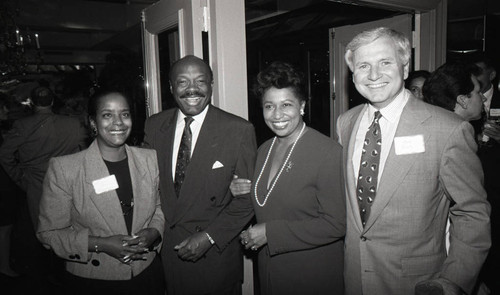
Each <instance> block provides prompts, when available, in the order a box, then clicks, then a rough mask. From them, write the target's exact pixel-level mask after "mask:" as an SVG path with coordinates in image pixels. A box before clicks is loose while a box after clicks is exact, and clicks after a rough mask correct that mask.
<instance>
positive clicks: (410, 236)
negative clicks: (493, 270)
mask: <svg viewBox="0 0 500 295" xmlns="http://www.w3.org/2000/svg"><path fill="white" fill-rule="evenodd" d="M346 48H347V50H346V55H345V57H346V62H347V64H348V66H349V68H350V69H351V71H352V72H353V82H354V85H355V86H356V89H357V90H358V92H360V94H362V95H363V96H364V97H365V98H366V99H367V100H368V103H366V104H363V105H359V106H357V107H354V108H352V109H350V110H348V111H347V112H345V113H343V114H342V115H341V116H340V117H339V119H338V130H337V132H338V135H339V139H340V142H341V144H342V145H343V147H344V149H343V150H344V157H343V158H344V168H345V175H346V191H347V202H346V204H347V232H346V238H345V270H344V276H345V285H346V294H347V295H362V294H377V295H378V294H398V295H413V294H418V295H421V294H446V295H448V294H453V295H459V294H460V295H461V294H463V293H465V294H470V293H471V291H472V289H473V288H474V285H475V283H476V279H477V276H478V273H479V270H480V268H481V266H482V264H483V262H484V259H485V258H486V255H487V253H488V249H489V246H490V225H489V212H490V206H489V204H488V202H487V200H486V193H485V191H484V189H483V186H482V180H483V174H482V169H481V164H480V162H479V159H478V157H477V155H476V148H477V146H476V143H475V141H474V136H473V129H472V126H471V125H470V124H469V123H468V122H466V121H463V120H462V119H461V118H460V117H458V116H457V115H456V114H454V113H452V112H450V111H447V110H445V109H443V108H440V107H436V106H433V105H430V104H427V103H424V102H422V101H420V100H418V99H416V98H415V97H414V96H413V95H412V94H411V93H410V91H409V90H407V89H405V88H404V79H405V78H406V77H407V76H408V71H409V66H410V52H411V47H410V43H409V41H408V39H407V38H406V37H405V36H404V35H403V34H401V33H399V32H397V31H394V30H392V29H388V28H375V29H372V30H368V31H365V32H362V33H360V34H358V35H357V36H356V37H354V39H353V40H352V41H351V42H350V43H349V44H348V45H347V47H346ZM358 171H359V172H358ZM448 218H449V219H450V220H451V226H450V247H449V252H448V253H447V252H446V247H445V242H446V239H445V231H446V223H447V220H448Z"/></svg>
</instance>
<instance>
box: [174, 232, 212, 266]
mask: <svg viewBox="0 0 500 295" xmlns="http://www.w3.org/2000/svg"><path fill="white" fill-rule="evenodd" d="M211 247H212V244H211V243H210V240H209V239H208V236H207V234H206V233H205V232H199V233H196V234H194V235H191V236H190V237H188V238H187V239H185V240H184V241H182V242H181V243H180V244H178V245H176V246H175V247H174V250H176V251H177V256H178V257H179V258H180V259H182V260H185V261H191V262H195V261H197V260H198V259H200V258H201V257H203V255H205V253H206V252H207V251H208V250H209V249H210V248H211Z"/></svg>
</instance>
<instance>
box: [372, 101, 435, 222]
mask: <svg viewBox="0 0 500 295" xmlns="http://www.w3.org/2000/svg"><path fill="white" fill-rule="evenodd" d="M418 103H419V102H417V99H416V98H414V97H410V99H409V100H408V103H407V104H406V106H405V108H404V110H403V113H402V114H401V118H400V120H399V124H398V128H397V129H396V134H395V135H394V137H399V136H411V135H418V134H422V135H424V143H425V142H428V137H429V136H430V134H429V133H428V132H427V131H426V130H425V127H424V126H423V123H424V121H425V120H427V119H428V118H429V117H430V114H429V112H428V111H427V110H426V109H425V108H423V107H421V106H422V104H420V106H419V104H418ZM418 157H419V154H409V155H399V156H398V155H396V153H395V150H394V140H393V141H392V144H391V150H390V152H389V155H388V157H387V160H386V163H385V167H384V171H383V173H382V178H381V179H380V182H379V188H378V192H377V195H376V197H375V201H374V202H373V205H372V208H371V212H370V217H369V218H368V221H367V223H366V226H365V228H364V231H365V232H366V231H367V230H369V229H370V227H371V226H372V225H373V224H374V223H375V221H376V220H377V218H378V217H379V216H380V214H381V212H382V211H383V210H384V208H385V207H386V206H387V203H389V201H390V200H391V198H392V197H393V196H394V193H395V191H396V189H397V188H398V187H399V185H400V184H401V183H402V182H403V179H404V178H405V177H406V175H407V173H408V171H409V170H410V168H411V167H412V166H413V164H414V163H415V161H416V159H417V158H418Z"/></svg>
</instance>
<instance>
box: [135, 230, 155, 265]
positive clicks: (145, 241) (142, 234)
mask: <svg viewBox="0 0 500 295" xmlns="http://www.w3.org/2000/svg"><path fill="white" fill-rule="evenodd" d="M133 237H134V238H133V239H131V240H128V241H127V245H128V246H131V247H133V248H134V249H135V250H136V251H134V252H135V254H132V255H130V260H145V259H146V255H145V253H147V252H149V248H150V247H151V245H153V243H155V242H156V240H157V239H158V238H159V237H160V233H159V232H158V230H157V229H155V228H144V229H141V230H140V231H138V232H137V233H135V234H134V236H133Z"/></svg>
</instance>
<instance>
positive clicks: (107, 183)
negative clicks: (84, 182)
mask: <svg viewBox="0 0 500 295" xmlns="http://www.w3.org/2000/svg"><path fill="white" fill-rule="evenodd" d="M92 185H93V186H94V190H95V193H96V194H102V193H105V192H109V191H112V190H115V189H117V188H118V182H117V181H116V177H115V175H114V174H113V175H110V176H106V177H103V178H101V179H97V180H94V181H92Z"/></svg>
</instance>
